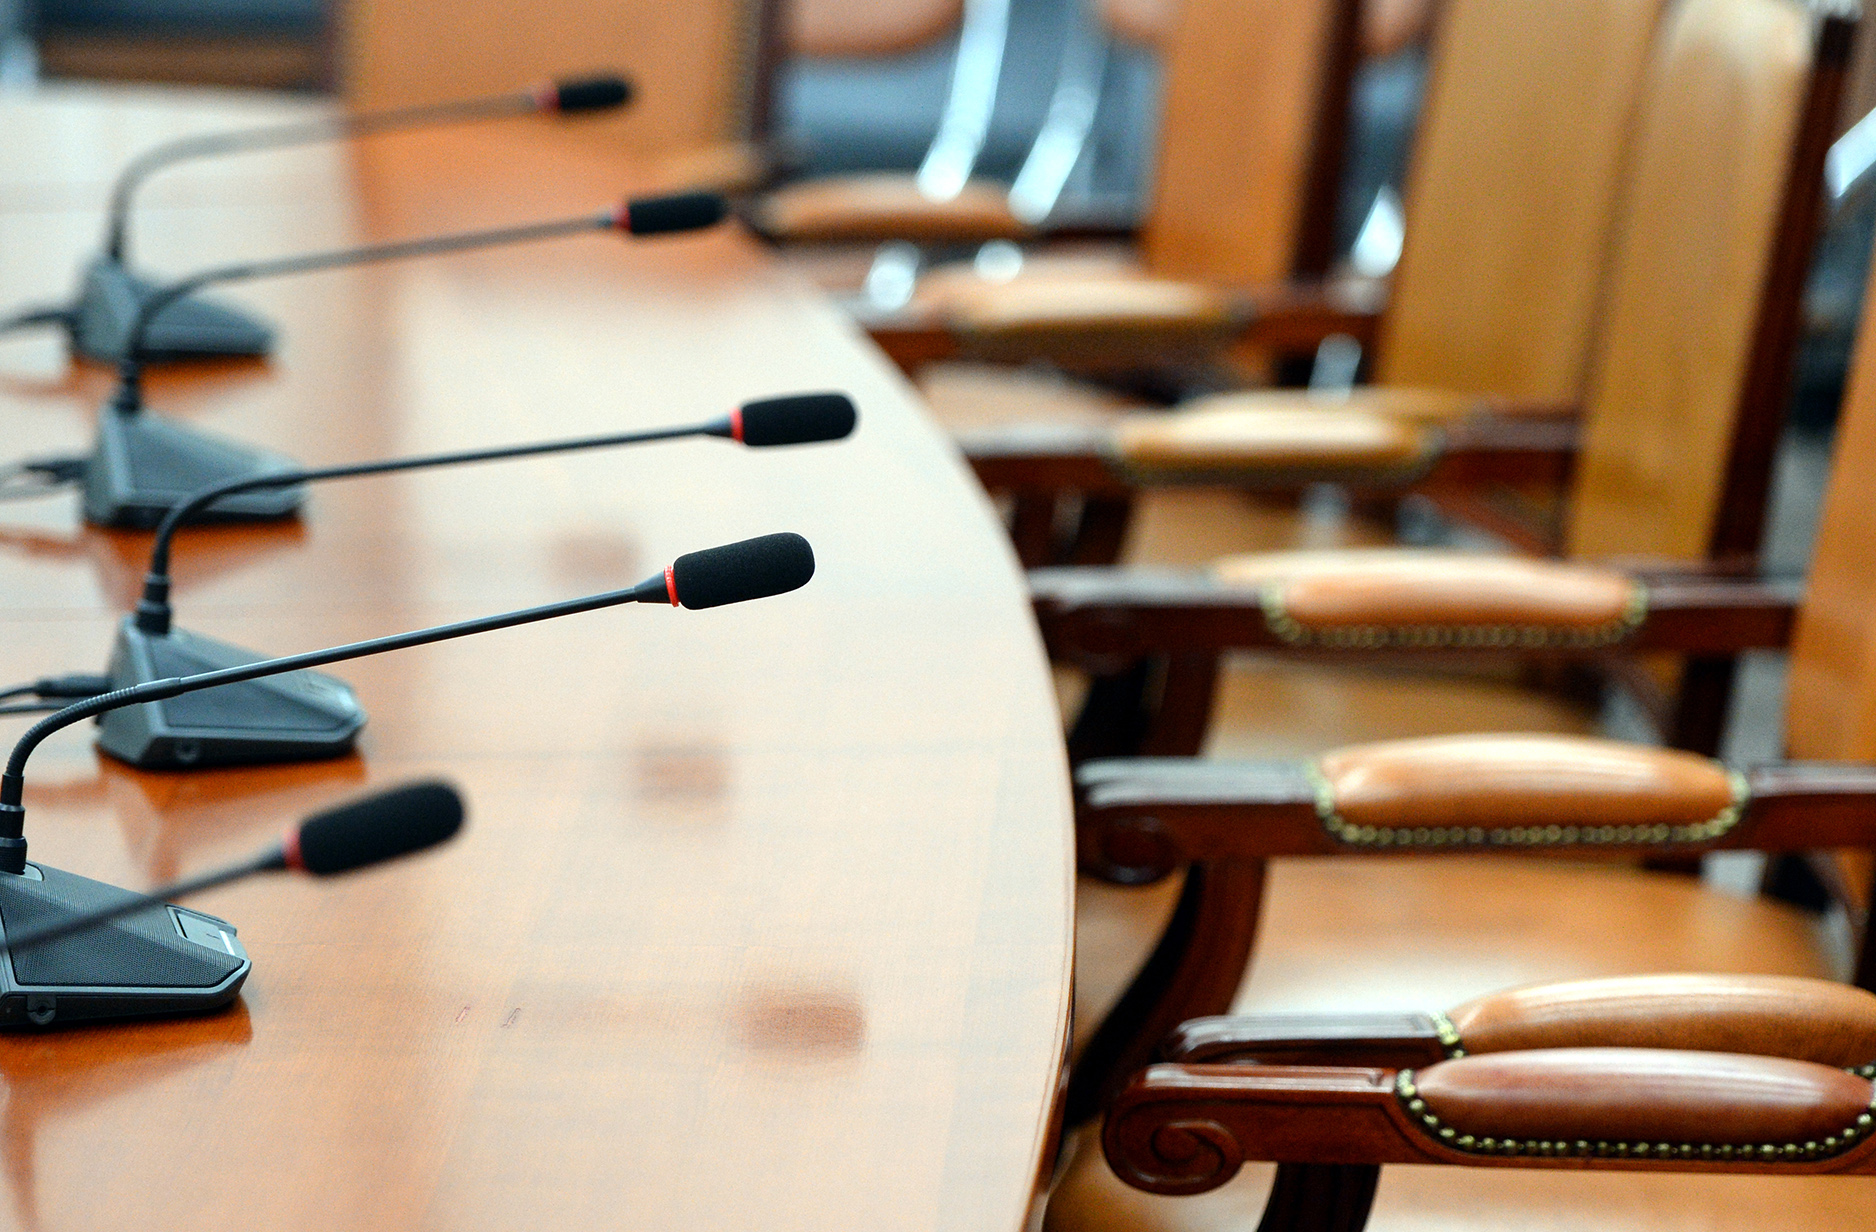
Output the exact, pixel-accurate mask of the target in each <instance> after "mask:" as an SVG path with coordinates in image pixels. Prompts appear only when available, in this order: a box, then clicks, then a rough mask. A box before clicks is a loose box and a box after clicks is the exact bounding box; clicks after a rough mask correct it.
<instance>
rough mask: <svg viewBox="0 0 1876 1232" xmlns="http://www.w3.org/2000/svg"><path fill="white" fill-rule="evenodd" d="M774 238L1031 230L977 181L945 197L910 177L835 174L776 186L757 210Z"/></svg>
mask: <svg viewBox="0 0 1876 1232" xmlns="http://www.w3.org/2000/svg"><path fill="white" fill-rule="evenodd" d="M751 220H752V221H753V222H754V224H755V226H756V228H757V229H758V230H759V231H761V232H762V233H763V234H764V235H766V236H768V237H770V238H771V239H778V240H796V241H817V240H818V241H833V240H891V239H903V240H928V241H931V240H958V241H962V242H975V241H980V240H992V239H1021V238H1023V237H1024V236H1027V235H1028V234H1030V228H1028V227H1027V226H1025V225H1023V224H1022V223H1020V222H1018V221H1017V220H1016V218H1015V216H1014V215H1012V214H1011V213H1010V206H1009V201H1008V199H1007V197H1006V194H1005V192H1004V190H1003V189H1001V188H999V187H998V186H997V185H995V184H987V183H982V182H979V181H973V182H971V183H969V184H966V185H965V186H964V191H963V192H961V193H959V194H958V195H957V196H955V197H953V198H951V199H949V200H946V201H934V200H932V199H931V198H929V197H927V196H925V195H924V194H923V193H921V192H919V190H918V185H917V183H916V182H914V180H913V178H912V177H911V176H909V175H902V174H893V173H878V174H872V175H848V176H829V177H827V178H825V179H815V180H803V181H801V182H800V183H796V184H790V185H787V186H786V187H783V188H778V189H776V190H775V191H774V192H772V193H769V194H768V195H767V196H766V197H764V198H763V199H762V200H761V201H760V202H759V203H758V204H757V206H756V208H755V210H754V211H753V212H752V215H751Z"/></svg>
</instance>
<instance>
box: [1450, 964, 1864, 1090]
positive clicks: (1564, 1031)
mask: <svg viewBox="0 0 1876 1232" xmlns="http://www.w3.org/2000/svg"><path fill="white" fill-rule="evenodd" d="M1447 1018H1448V1019H1449V1021H1450V1022H1451V1023H1452V1025H1453V1027H1454V1028H1455V1029H1456V1030H1457V1031H1458V1033H1459V1040H1460V1046H1461V1047H1462V1048H1464V1049H1465V1051H1466V1052H1467V1053H1469V1054H1473V1055H1477V1054H1479V1053H1486V1052H1519V1051H1523V1050H1526V1049H1532V1048H1582V1047H1592V1046H1598V1047H1617V1048H1680V1049H1688V1050H1692V1051H1698V1052H1736V1053H1750V1054H1754V1055H1761V1056H1776V1057H1786V1058H1789V1059H1791V1060H1794V1061H1812V1062H1816V1063H1817V1064H1820V1065H1831V1066H1835V1067H1837V1068H1839V1069H1849V1068H1854V1067H1857V1066H1863V1065H1868V1064H1870V1063H1871V1062H1876V996H1872V995H1871V994H1869V993H1867V992H1864V991H1863V990H1862V989H1860V988H1851V987H1850V986H1848V985H1846V984H1833V983H1831V982H1830V981H1828V980H1809V979H1801V978H1798V977H1796V976H1788V975H1784V976H1781V975H1634V976H1616V977H1613V978H1609V979H1599V980H1569V981H1565V982H1562V983H1556V984H1539V985H1536V986H1534V987H1530V988H1519V989H1513V990H1511V991H1509V992H1500V993H1493V994H1492V995H1490V996H1485V997H1477V998H1474V999H1473V1000H1471V1001H1468V1002H1466V1003H1465V1004H1464V1005H1461V1006H1459V1007H1458V1008H1457V1009H1455V1010H1453V1011H1452V1013H1450V1014H1449V1015H1447Z"/></svg>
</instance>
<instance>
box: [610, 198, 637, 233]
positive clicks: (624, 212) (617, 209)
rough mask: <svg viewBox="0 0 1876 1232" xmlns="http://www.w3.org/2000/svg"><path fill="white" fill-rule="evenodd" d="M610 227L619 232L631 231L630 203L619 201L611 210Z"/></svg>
mask: <svg viewBox="0 0 1876 1232" xmlns="http://www.w3.org/2000/svg"><path fill="white" fill-rule="evenodd" d="M612 225H613V226H615V227H617V228H618V229H619V230H621V231H630V230H631V229H632V203H631V202H630V201H621V202H619V204H618V205H616V206H614V207H613V208H612Z"/></svg>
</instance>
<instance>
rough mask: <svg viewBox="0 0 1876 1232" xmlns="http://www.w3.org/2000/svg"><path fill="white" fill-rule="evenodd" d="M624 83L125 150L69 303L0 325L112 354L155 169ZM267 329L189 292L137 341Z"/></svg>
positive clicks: (596, 107)
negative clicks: (134, 228) (101, 225)
mask: <svg viewBox="0 0 1876 1232" xmlns="http://www.w3.org/2000/svg"><path fill="white" fill-rule="evenodd" d="M632 93H633V91H632V86H631V83H630V82H629V81H627V80H626V79H625V78H623V77H621V76H618V75H617V74H597V75H593V76H586V77H572V78H564V79H562V80H560V81H557V82H549V83H545V84H543V85H540V86H537V87H535V88H533V89H529V90H520V91H515V92H513V93H509V94H498V95H494V96H491V97H487V98H475V99H463V100H458V101H454V102H446V103H434V104H429V105H425V106H417V107H402V108H398V109H395V110H390V111H378V112H366V113H363V114H355V115H347V116H337V117H333V118H330V119H321V120H311V121H306V122H301V123H290V124H275V125H268V126H264V127H259V128H249V129H238V130H236V131H233V132H223V133H206V134H201V135H198V136H193V137H184V138H181V139H180V140H176V141H171V142H168V143H166V144H164V145H159V146H157V147H155V148H154V149H151V150H147V151H145V152H144V153H142V154H140V155H138V156H137V157H135V158H133V159H132V160H131V161H130V162H129V163H127V164H126V165H125V166H124V169H123V170H122V171H121V172H119V173H118V176H117V179H116V181H115V182H114V183H113V184H112V186H111V196H110V206H109V210H108V213H107V215H106V219H105V230H104V249H103V252H102V253H101V254H100V255H99V256H98V257H97V258H96V259H95V260H93V261H92V262H91V264H90V265H89V266H88V267H87V268H86V270H85V272H84V276H83V281H82V283H81V284H80V287H79V292H78V296H77V299H76V300H75V301H74V302H73V304H72V305H71V306H69V307H57V308H42V309H31V310H27V311H24V312H20V313H16V314H14V315H11V316H9V317H6V318H4V319H0V332H6V331H8V330H11V329H18V328H23V327H27V326H32V325H53V324H56V325H63V326H64V327H65V328H66V330H67V332H68V333H69V334H70V336H71V342H72V348H73V350H75V351H77V352H78V353H79V354H80V355H83V356H85V357H87V358H89V359H98V360H105V361H115V360H117V359H119V358H121V357H122V354H123V351H122V345H123V339H124V337H125V335H126V333H127V332H128V330H129V323H130V320H131V318H132V317H133V316H134V315H135V314H136V312H137V310H138V308H139V306H140V305H141V304H142V302H143V300H144V298H145V297H147V296H148V295H149V294H150V293H151V292H152V291H153V290H154V289H155V288H154V287H153V286H152V284H150V283H149V282H148V281H146V280H145V279H143V278H140V277H137V276H136V275H133V274H132V273H131V272H130V270H129V262H128V249H129V224H130V216H131V205H132V201H133V198H134V197H135V195H136V192H137V190H138V189H139V188H141V187H142V186H143V184H144V183H145V182H146V181H148V180H149V178H150V177H151V176H153V175H155V174H156V173H157V172H159V171H163V170H166V169H168V168H170V167H173V166H175V165H177V164H178V163H182V162H188V161H192V160H195V159H201V158H208V157H215V156H219V155H224V154H241V153H250V152H256V151H261V150H277V149H284V148H288V147H292V146H298V145H308V144H312V143H315V142H322V141H336V140H345V139H349V138H353V137H363V136H369V135H372V134H376V133H384V132H391V131H395V130H406V129H415V128H427V127H434V126H438V125H445V124H460V123H466V122H471V121H480V120H495V119H502V118H505V117H510V116H521V115H532V114H538V113H543V112H545V113H554V114H559V115H576V114H591V113H597V112H602V111H608V110H611V109H613V108H615V107H620V106H623V105H625V104H626V103H628V102H630V101H631V99H632ZM272 345H273V331H272V329H271V328H270V327H269V326H268V325H267V324H266V323H265V322H263V321H261V320H259V319H257V318H255V317H254V316H252V315H250V314H248V313H246V312H242V311H240V310H237V309H235V308H232V307H230V306H227V305H223V304H216V303H212V302H208V301H203V300H199V299H189V300H185V301H182V302H180V303H178V304H177V305H176V306H175V307H174V308H173V310H172V311H171V312H170V313H169V314H168V315H167V316H166V318H165V319H164V321H163V322H162V325H161V327H160V328H159V329H158V330H156V331H153V333H152V335H151V338H150V340H149V342H148V344H147V345H146V347H145V352H144V354H145V358H146V359H181V358H195V357H216V356H222V357H226V356H237V355H264V354H266V353H267V351H268V350H269V349H270V348H271V347H272Z"/></svg>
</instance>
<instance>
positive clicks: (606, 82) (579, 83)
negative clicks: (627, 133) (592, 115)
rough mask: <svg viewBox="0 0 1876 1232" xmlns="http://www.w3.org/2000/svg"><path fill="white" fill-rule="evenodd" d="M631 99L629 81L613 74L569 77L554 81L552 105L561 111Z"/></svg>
mask: <svg viewBox="0 0 1876 1232" xmlns="http://www.w3.org/2000/svg"><path fill="white" fill-rule="evenodd" d="M631 101H632V83H631V82H629V81H627V80H626V79H625V78H623V77H620V76H617V75H616V74H611V73H607V74H603V75H601V76H597V77H569V78H567V79H566V80H564V81H556V82H555V83H554V109H555V110H556V111H560V112H576V111H605V110H607V109H608V108H612V107H623V106H625V104H627V103H629V102H631Z"/></svg>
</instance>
